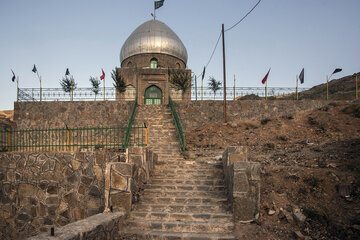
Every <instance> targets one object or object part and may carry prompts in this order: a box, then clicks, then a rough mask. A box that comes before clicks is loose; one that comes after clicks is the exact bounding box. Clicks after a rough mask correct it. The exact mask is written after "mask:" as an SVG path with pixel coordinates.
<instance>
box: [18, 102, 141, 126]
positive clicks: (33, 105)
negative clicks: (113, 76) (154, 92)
mask: <svg viewBox="0 0 360 240" xmlns="http://www.w3.org/2000/svg"><path fill="white" fill-rule="evenodd" d="M133 104H134V103H133V102H127V101H123V102H121V101H81V102H15V103H14V121H15V123H16V125H17V128H18V129H34V128H66V126H67V127H68V128H75V127H102V126H103V127H109V126H126V124H127V121H128V120H129V117H130V113H131V109H132V106H133Z"/></svg>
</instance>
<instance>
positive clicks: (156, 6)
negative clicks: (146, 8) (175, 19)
mask: <svg viewBox="0 0 360 240" xmlns="http://www.w3.org/2000/svg"><path fill="white" fill-rule="evenodd" d="M164 1H165V0H160V1H155V9H158V8H161V7H162V5H164Z"/></svg>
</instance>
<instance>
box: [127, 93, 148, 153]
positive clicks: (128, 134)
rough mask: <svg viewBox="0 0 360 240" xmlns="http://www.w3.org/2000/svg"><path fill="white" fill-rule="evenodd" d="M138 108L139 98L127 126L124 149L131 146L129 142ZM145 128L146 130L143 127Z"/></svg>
mask: <svg viewBox="0 0 360 240" xmlns="http://www.w3.org/2000/svg"><path fill="white" fill-rule="evenodd" d="M136 107H137V98H136V99H135V102H134V106H133V108H132V110H131V115H130V118H129V121H128V123H127V125H126V129H125V138H124V149H126V148H127V147H128V146H129V144H130V143H131V141H129V140H130V136H131V133H132V131H131V129H132V123H133V120H134V117H135V112H136ZM143 128H145V127H143ZM133 139H135V137H133Z"/></svg>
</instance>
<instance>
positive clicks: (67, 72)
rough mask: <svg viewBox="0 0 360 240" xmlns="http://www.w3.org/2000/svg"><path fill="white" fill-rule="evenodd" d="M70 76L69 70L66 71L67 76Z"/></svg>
mask: <svg viewBox="0 0 360 240" xmlns="http://www.w3.org/2000/svg"><path fill="white" fill-rule="evenodd" d="M68 75H70V71H69V69H68V68H67V69H66V72H65V76H68Z"/></svg>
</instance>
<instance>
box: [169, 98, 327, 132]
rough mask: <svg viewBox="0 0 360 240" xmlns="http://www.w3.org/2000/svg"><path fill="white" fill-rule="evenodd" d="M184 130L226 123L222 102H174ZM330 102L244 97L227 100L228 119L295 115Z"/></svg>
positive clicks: (258, 118)
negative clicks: (239, 99) (237, 99)
mask: <svg viewBox="0 0 360 240" xmlns="http://www.w3.org/2000/svg"><path fill="white" fill-rule="evenodd" d="M174 104H175V108H176V111H177V112H178V113H179V117H180V119H181V123H182V126H183V128H184V131H190V130H191V129H194V128H197V127H200V126H202V125H203V124H205V123H208V122H223V102H222V101H182V102H174ZM324 104H326V101H321V100H301V101H296V100H281V101H280V100H279V101H272V100H268V101H265V100H241V101H228V102H227V120H228V121H229V122H230V121H236V120H248V119H256V120H261V119H263V118H266V117H271V116H277V115H279V114H281V115H289V114H294V113H296V112H298V111H302V110H307V109H312V108H317V107H320V106H323V105H324Z"/></svg>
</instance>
